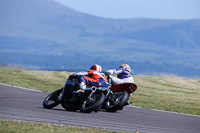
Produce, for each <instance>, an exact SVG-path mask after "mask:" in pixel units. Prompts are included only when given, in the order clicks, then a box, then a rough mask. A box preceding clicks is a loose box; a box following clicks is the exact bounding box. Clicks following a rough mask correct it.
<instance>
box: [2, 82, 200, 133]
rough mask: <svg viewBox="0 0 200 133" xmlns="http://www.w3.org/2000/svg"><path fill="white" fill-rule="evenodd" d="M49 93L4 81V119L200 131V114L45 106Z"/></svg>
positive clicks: (154, 132)
mask: <svg viewBox="0 0 200 133" xmlns="http://www.w3.org/2000/svg"><path fill="white" fill-rule="evenodd" d="M47 95H48V93H45V92H40V91H33V90H29V89H23V88H20V87H13V86H8V85H4V84H0V119H11V120H24V121H35V122H44V123H55V124H64V125H70V126H80V127H90V128H99V129H107V130H116V131H129V132H140V133H200V117H199V116H192V115H184V114H178V113H170V112H163V111H157V110H151V109H145V108H136V107H125V108H124V109H123V110H122V111H120V112H116V113H109V112H105V111H99V112H98V113H90V114H86V113H80V112H68V111H65V110H64V109H63V108H62V107H61V106H60V105H59V106H57V107H55V108H53V109H44V108H43V106H42V102H43V100H44V98H45V97H46V96H47Z"/></svg>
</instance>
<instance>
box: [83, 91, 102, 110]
mask: <svg viewBox="0 0 200 133" xmlns="http://www.w3.org/2000/svg"><path fill="white" fill-rule="evenodd" d="M104 101H105V95H104V94H103V93H102V92H95V93H94V94H93V95H92V96H91V97H90V98H87V99H86V100H85V101H84V102H83V104H82V106H81V109H80V111H81V112H84V113H91V112H92V111H95V112H96V111H98V110H99V109H100V108H101V106H102V104H103V103H104Z"/></svg>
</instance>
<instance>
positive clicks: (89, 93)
mask: <svg viewBox="0 0 200 133" xmlns="http://www.w3.org/2000/svg"><path fill="white" fill-rule="evenodd" d="M77 79H78V77H76V76H70V77H69V78H68V79H67V80H66V83H65V86H64V87H63V88H62V89H59V90H56V91H54V92H52V93H51V94H49V95H48V96H47V97H46V98H45V99H44V101H43V107H44V108H47V109H51V108H53V107H55V106H57V105H58V104H61V105H62V107H63V108H65V109H66V110H67V111H76V110H80V111H81V112H84V113H90V112H92V111H95V112H97V111H99V109H100V108H101V106H102V105H103V103H104V101H105V95H108V94H109V92H110V91H109V90H110V89H109V88H105V87H95V86H90V87H87V88H86V90H85V91H84V92H79V91H78V90H79V89H80V88H79V85H78V80H77Z"/></svg>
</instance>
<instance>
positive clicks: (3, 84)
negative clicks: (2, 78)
mask: <svg viewBox="0 0 200 133" xmlns="http://www.w3.org/2000/svg"><path fill="white" fill-rule="evenodd" d="M0 85H5V86H10V87H15V88H19V89H23V90H29V91H36V92H43V91H40V90H34V89H28V88H23V87H19V86H14V85H8V84H4V83H0Z"/></svg>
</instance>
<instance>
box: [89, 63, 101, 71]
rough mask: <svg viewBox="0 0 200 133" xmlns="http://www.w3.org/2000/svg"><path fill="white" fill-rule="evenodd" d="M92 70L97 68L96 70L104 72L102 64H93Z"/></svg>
mask: <svg viewBox="0 0 200 133" xmlns="http://www.w3.org/2000/svg"><path fill="white" fill-rule="evenodd" d="M90 70H95V71H98V72H102V67H101V66H100V65H97V64H95V65H93V66H92V67H91V68H90Z"/></svg>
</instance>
